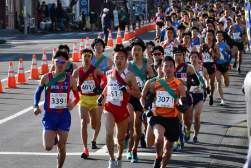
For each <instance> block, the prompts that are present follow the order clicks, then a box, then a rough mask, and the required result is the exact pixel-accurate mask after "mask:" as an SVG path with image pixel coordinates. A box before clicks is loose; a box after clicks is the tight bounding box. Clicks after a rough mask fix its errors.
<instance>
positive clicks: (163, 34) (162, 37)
mask: <svg viewBox="0 0 251 168" xmlns="http://www.w3.org/2000/svg"><path fill="white" fill-rule="evenodd" d="M165 24H166V26H165V27H164V28H163V29H162V30H161V32H160V41H161V42H162V41H165V40H166V28H168V27H171V26H172V20H171V18H170V17H166V18H165ZM173 28H174V27H173ZM173 38H176V29H175V28H174V36H173Z"/></svg>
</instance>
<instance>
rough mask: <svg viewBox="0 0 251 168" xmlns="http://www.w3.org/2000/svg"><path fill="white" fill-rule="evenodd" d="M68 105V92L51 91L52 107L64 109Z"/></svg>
mask: <svg viewBox="0 0 251 168" xmlns="http://www.w3.org/2000/svg"><path fill="white" fill-rule="evenodd" d="M66 105H67V93H51V94H50V108H52V109H63V108H66Z"/></svg>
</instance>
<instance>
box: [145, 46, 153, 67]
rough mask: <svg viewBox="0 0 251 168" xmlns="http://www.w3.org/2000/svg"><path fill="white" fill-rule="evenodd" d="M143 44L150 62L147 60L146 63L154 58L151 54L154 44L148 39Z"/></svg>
mask: <svg viewBox="0 0 251 168" xmlns="http://www.w3.org/2000/svg"><path fill="white" fill-rule="evenodd" d="M145 46H146V58H147V59H148V60H151V63H150V62H149V61H148V63H150V64H152V63H153V61H154V59H153V56H152V53H151V51H152V48H153V47H154V46H155V44H154V42H152V41H148V42H146V43H145Z"/></svg>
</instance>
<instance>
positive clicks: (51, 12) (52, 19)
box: [50, 3, 57, 30]
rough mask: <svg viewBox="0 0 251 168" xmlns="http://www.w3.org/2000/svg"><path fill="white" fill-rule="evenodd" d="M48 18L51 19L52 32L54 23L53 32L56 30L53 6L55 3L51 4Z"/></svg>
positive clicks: (54, 8) (54, 7) (54, 6)
mask: <svg viewBox="0 0 251 168" xmlns="http://www.w3.org/2000/svg"><path fill="white" fill-rule="evenodd" d="M50 18H51V29H52V30H53V23H54V24H55V30H56V29H57V28H56V27H57V26H56V5H55V3H53V4H52V6H51V9H50Z"/></svg>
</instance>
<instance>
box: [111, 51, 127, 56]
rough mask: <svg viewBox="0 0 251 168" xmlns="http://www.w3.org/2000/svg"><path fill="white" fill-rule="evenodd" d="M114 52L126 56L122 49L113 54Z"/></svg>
mask: <svg viewBox="0 0 251 168" xmlns="http://www.w3.org/2000/svg"><path fill="white" fill-rule="evenodd" d="M115 54H122V55H124V56H125V57H127V56H126V54H125V53H124V52H122V51H117V52H115V53H114V55H115Z"/></svg>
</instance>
